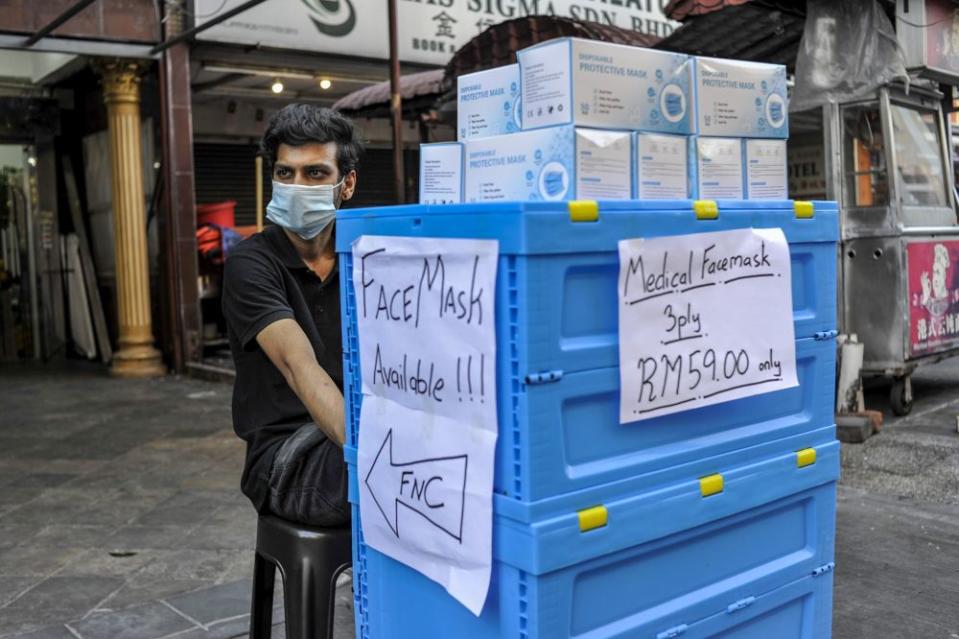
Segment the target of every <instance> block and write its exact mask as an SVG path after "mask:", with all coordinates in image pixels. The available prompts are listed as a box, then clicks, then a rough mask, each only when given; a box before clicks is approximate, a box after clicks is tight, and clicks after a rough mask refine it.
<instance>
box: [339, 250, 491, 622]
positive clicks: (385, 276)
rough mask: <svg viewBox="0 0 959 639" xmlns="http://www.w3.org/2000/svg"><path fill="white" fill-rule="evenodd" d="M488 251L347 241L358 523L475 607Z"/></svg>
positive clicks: (483, 532)
mask: <svg viewBox="0 0 959 639" xmlns="http://www.w3.org/2000/svg"><path fill="white" fill-rule="evenodd" d="M497 258H498V245H497V243H496V242H495V241H489V240H452V239H429V238H400V237H378V236H368V235H367V236H363V237H361V238H360V239H359V240H357V241H356V242H355V243H354V245H353V290H354V293H355V296H356V315H357V324H358V330H359V351H360V366H361V370H362V381H363V384H362V389H363V395H364V397H363V406H362V409H361V411H360V437H359V448H358V461H357V463H358V468H357V470H358V473H359V477H360V480H361V487H360V514H361V517H362V520H363V534H364V537H365V540H366V543H368V544H370V545H371V546H372V547H374V548H376V549H377V550H379V551H380V552H383V553H385V554H387V555H389V556H390V557H393V558H394V559H396V560H397V561H401V562H403V563H405V564H407V565H409V566H411V567H413V568H415V569H416V570H419V571H420V572H422V573H423V574H424V575H426V576H428V577H430V578H431V579H433V580H434V581H437V582H438V583H440V584H442V585H443V586H444V587H445V588H446V589H447V591H448V592H449V593H450V594H451V595H452V596H454V597H456V598H457V599H458V600H459V601H460V602H462V603H463V604H464V605H465V606H466V607H467V608H469V610H470V611H471V612H473V614H475V615H479V614H480V612H481V611H482V609H483V604H484V602H485V600H486V594H487V590H488V589H489V579H490V569H491V564H492V530H493V527H492V490H493V462H494V456H495V446H496V436H497V422H496V370H495V364H496V340H495V330H494V319H495V309H494V296H495V292H496V288H495V287H496V261H497Z"/></svg>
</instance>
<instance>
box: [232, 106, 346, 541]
mask: <svg viewBox="0 0 959 639" xmlns="http://www.w3.org/2000/svg"><path fill="white" fill-rule="evenodd" d="M261 152H262V154H263V155H264V157H265V158H266V159H267V161H268V162H269V166H270V167H271V170H272V173H273V196H272V199H271V201H270V204H269V205H268V206H267V209H266V217H267V218H268V219H269V220H271V221H272V222H273V223H274V225H273V226H270V227H268V228H266V229H265V230H264V231H263V232H262V233H258V234H256V235H254V236H253V237H251V238H249V239H248V240H245V241H243V242H241V243H240V244H238V245H237V246H236V247H235V248H234V249H233V251H232V252H231V253H230V256H229V258H228V259H227V261H226V266H225V271H224V277H223V314H224V316H225V317H226V320H227V327H228V333H229V338H230V349H231V350H232V351H233V359H234V362H235V365H236V381H235V383H234V386H233V426H234V430H235V431H236V433H237V435H239V436H240V437H241V438H243V439H244V440H246V442H247V453H246V465H245V467H244V470H243V477H242V480H241V488H242V490H243V492H244V494H246V496H247V497H249V498H250V500H251V501H252V502H253V505H254V507H256V509H257V511H258V512H261V513H262V512H271V513H273V514H275V515H277V516H279V517H282V518H284V519H289V520H291V521H297V522H301V523H305V524H312V525H317V526H335V525H341V524H344V523H346V522H348V521H349V518H350V514H349V506H348V504H347V502H346V468H345V464H344V461H343V451H342V446H343V438H344V423H343V422H344V417H343V393H342V389H343V362H342V344H341V341H340V334H341V333H340V285H339V274H338V272H337V265H336V252H335V246H334V238H335V228H334V217H335V214H336V209H337V208H339V206H340V204H341V203H342V202H343V201H344V200H349V199H350V198H352V197H353V193H354V191H355V189H356V166H357V162H358V160H359V155H360V153H361V152H362V145H361V143H360V142H359V141H358V140H357V139H356V133H355V131H354V128H353V124H352V122H350V120H348V119H347V118H345V117H343V116H342V115H340V114H339V113H336V112H335V111H332V110H330V109H323V108H319V107H315V106H310V105H306V104H291V105H289V106H286V107H284V108H283V109H281V110H280V111H279V112H277V113H276V115H274V116H273V117H272V118H271V119H270V122H269V125H268V127H267V130H266V133H264V135H263V140H262V142H261Z"/></svg>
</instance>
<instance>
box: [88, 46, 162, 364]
mask: <svg viewBox="0 0 959 639" xmlns="http://www.w3.org/2000/svg"><path fill="white" fill-rule="evenodd" d="M98 69H99V71H100V75H101V77H102V79H103V99H104V102H106V105H107V120H108V121H109V134H110V157H111V164H112V167H113V170H112V181H113V185H112V186H113V243H114V247H115V252H116V280H117V282H116V283H117V309H118V312H119V320H120V321H119V325H120V335H119V339H118V340H117V341H118V347H117V350H116V352H115V353H114V355H113V364H112V365H111V366H110V373H111V374H112V375H115V376H117V377H157V376H160V375H163V374H165V373H166V369H165V368H164V366H163V362H162V361H161V359H160V352H159V351H158V350H157V349H156V348H154V347H153V326H152V322H151V319H150V267H149V263H148V261H147V260H148V257H147V229H146V211H145V207H144V193H143V159H142V154H141V149H140V74H141V72H142V71H143V66H142V65H141V64H139V63H137V62H131V61H122V60H118V61H112V62H103V63H101V64H99V65H98Z"/></svg>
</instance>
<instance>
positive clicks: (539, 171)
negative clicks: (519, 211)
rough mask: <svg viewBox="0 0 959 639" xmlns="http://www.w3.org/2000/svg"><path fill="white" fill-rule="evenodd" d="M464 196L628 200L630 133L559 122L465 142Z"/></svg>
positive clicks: (478, 198) (474, 199) (478, 199)
mask: <svg viewBox="0 0 959 639" xmlns="http://www.w3.org/2000/svg"><path fill="white" fill-rule="evenodd" d="M465 148H466V157H465V160H464V167H465V169H464V170H465V173H466V186H465V200H466V201H467V202H489V201H497V200H520V201H528V200H551V201H557V200H572V199H593V200H627V199H629V198H630V197H632V193H633V187H632V174H633V167H632V133H631V132H629V131H600V130H595V129H581V128H576V127H573V126H558V127H549V128H545V129H536V130H535V131H522V132H520V133H513V134H510V135H501V136H497V137H492V138H482V139H478V140H469V141H467V142H466V144H465Z"/></svg>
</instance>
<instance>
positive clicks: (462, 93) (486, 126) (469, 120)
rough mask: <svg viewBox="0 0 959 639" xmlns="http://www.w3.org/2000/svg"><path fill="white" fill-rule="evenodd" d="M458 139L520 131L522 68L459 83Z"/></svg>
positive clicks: (470, 75)
mask: <svg viewBox="0 0 959 639" xmlns="http://www.w3.org/2000/svg"><path fill="white" fill-rule="evenodd" d="M456 96H457V97H456V135H457V139H458V140H461V141H464V140H472V139H475V138H485V137H489V136H492V135H504V134H506V133H515V132H516V131H519V130H520V117H521V114H520V90H519V65H518V64H509V65H506V66H504V67H496V68H495V69H487V70H486V71H478V72H476V73H468V74H466V75H461V76H459V77H458V78H457V79H456Z"/></svg>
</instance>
